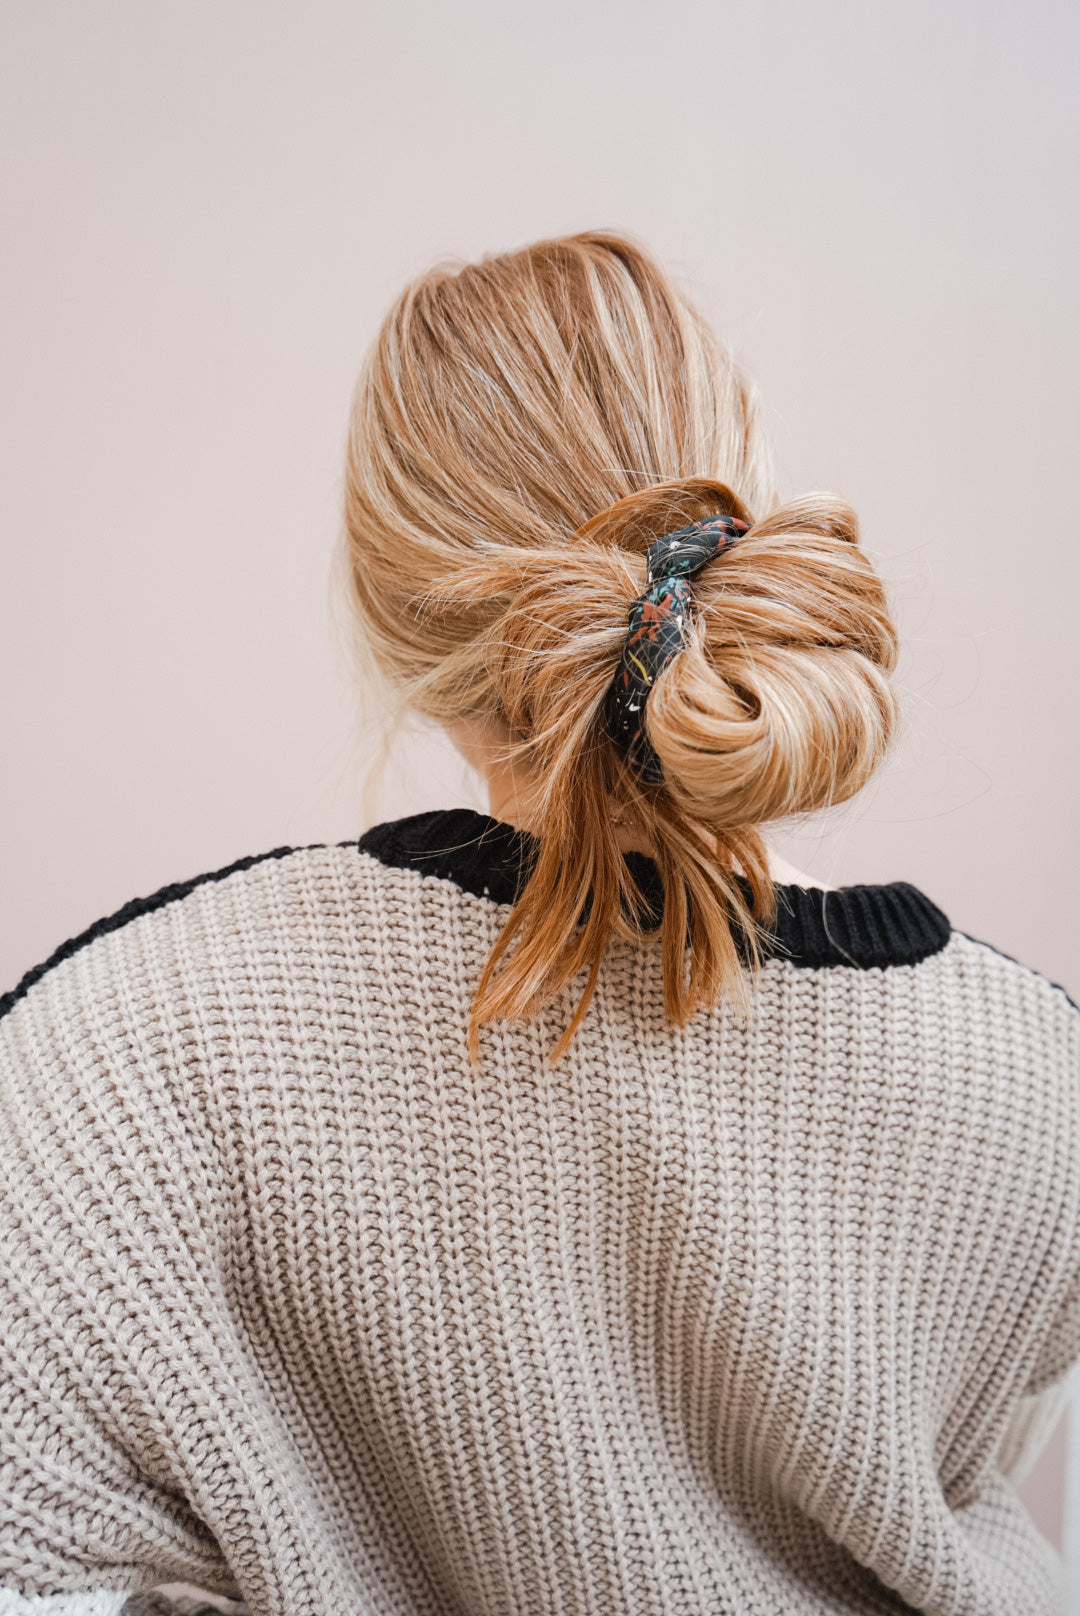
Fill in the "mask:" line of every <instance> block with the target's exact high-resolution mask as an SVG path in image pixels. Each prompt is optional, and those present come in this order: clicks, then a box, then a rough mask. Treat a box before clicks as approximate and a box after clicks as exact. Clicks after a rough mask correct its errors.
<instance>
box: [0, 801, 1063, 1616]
mask: <svg viewBox="0 0 1080 1616" xmlns="http://www.w3.org/2000/svg"><path fill="white" fill-rule="evenodd" d="M474 817H475V816H474ZM450 825H451V816H447V820H446V821H445V822H444V828H445V827H449V826H450ZM393 839H394V838H393V835H392V834H389V833H388V834H387V835H385V836H384V839H383V842H382V843H381V844H380V843H379V842H378V838H377V837H376V838H375V839H374V841H370V842H369V843H367V844H365V850H363V851H361V850H358V849H357V847H356V846H355V845H352V846H344V847H336V848H313V849H306V850H302V851H299V852H295V853H291V854H287V853H281V852H280V850H279V852H278V854H277V855H276V856H274V857H272V858H267V859H265V860H261V861H254V862H250V863H248V864H247V866H246V867H244V868H238V869H236V870H234V871H233V873H231V874H229V875H227V876H225V877H224V878H222V879H215V880H210V881H206V882H203V883H201V884H198V885H194V886H190V887H185V888H184V889H183V890H182V891H181V890H180V889H175V890H177V891H180V895H179V896H176V897H173V898H172V899H171V900H163V901H161V902H159V903H156V904H148V905H144V906H143V907H142V908H139V909H138V910H137V912H135V913H133V914H131V915H130V916H129V917H128V918H127V920H126V922H125V923H124V924H122V925H119V926H116V927H114V928H112V929H110V928H109V927H108V926H106V927H103V928H101V929H100V930H99V931H98V932H96V933H95V934H94V935H93V936H92V937H91V938H89V939H88V940H83V941H82V943H81V945H80V946H79V947H77V948H75V949H73V950H71V951H69V952H68V953H67V954H66V956H65V957H64V958H62V959H60V960H58V961H57V962H56V963H54V964H53V965H52V967H51V968H50V969H49V970H47V971H46V972H44V974H42V975H40V976H38V977H36V978H35V979H34V980H33V981H32V982H31V983H30V984H29V985H28V986H27V987H26V989H25V990H24V991H22V992H21V994H20V995H19V996H17V997H13V998H12V1000H11V1001H10V1002H9V1008H8V1013H7V1014H6V1015H5V1016H4V1017H3V1019H2V1020H0V1201H2V1208H0V1286H2V1289H0V1374H2V1379H0V1444H2V1447H0V1462H2V1467H3V1468H2V1476H0V1584H4V1585H5V1586H7V1587H8V1588H9V1589H19V1590H22V1591H23V1592H25V1593H27V1594H48V1593H58V1592H66V1591H75V1590H82V1589H95V1588H100V1589H130V1590H134V1589H138V1588H149V1587H151V1586H152V1585H154V1584H155V1583H159V1582H186V1583H190V1584H194V1585H196V1586H199V1587H205V1588H209V1589H218V1590H222V1591H225V1592H231V1593H232V1594H234V1595H237V1596H240V1595H242V1596H243V1598H244V1599H245V1600H246V1601H247V1603H248V1605H249V1607H250V1609H251V1611H252V1612H253V1613H254V1616H391V1613H394V1616H436V1613H438V1616H510V1613H514V1616H579V1613H585V1612H589V1613H595V1616H601V1613H602V1616H661V1613H662V1616H676V1613H678V1616H684V1613H685V1616H691V1613H692V1616H705V1613H708V1616H727V1613H731V1616H811V1613H813V1616H820V1613H822V1612H826V1613H836V1616H839V1613H853V1612H857V1613H884V1612H899V1611H903V1610H905V1609H915V1610H919V1611H924V1612H927V1613H932V1616H1050V1613H1052V1612H1054V1611H1056V1610H1057V1609H1058V1608H1059V1600H1060V1593H1059V1590H1058V1587H1057V1578H1058V1571H1057V1567H1056V1561H1055V1557H1054V1555H1053V1553H1052V1552H1051V1551H1050V1550H1049V1548H1048V1547H1047V1546H1046V1545H1045V1543H1044V1542H1043V1540H1042V1539H1041V1538H1040V1537H1039V1535H1038V1533H1037V1532H1036V1531H1035V1530H1034V1528H1033V1527H1032V1525H1031V1523H1030V1521H1029V1520H1028V1517H1027V1515H1026V1514H1025V1512H1024V1510H1023V1509H1022V1507H1021V1505H1020V1504H1019V1502H1018V1500H1017V1498H1016V1495H1015V1493H1014V1491H1013V1489H1012V1488H1011V1486H1010V1485H1009V1484H1008V1483H1007V1482H1006V1481H1004V1480H1003V1479H1002V1477H1001V1476H1000V1474H999V1473H998V1471H997V1470H996V1468H995V1461H996V1459H997V1457H998V1450H999V1449H1000V1447H1001V1444H1002V1440H1003V1436H1004V1434H1005V1432H1006V1428H1007V1426H1008V1425H1009V1421H1010V1417H1011V1415H1012V1414H1013V1412H1014V1411H1015V1410H1016V1409H1017V1408H1020V1407H1022V1406H1023V1405H1022V1403H1021V1399H1022V1398H1024V1397H1025V1396H1031V1395H1032V1394H1033V1393H1034V1392H1036V1391H1038V1390H1039V1389H1040V1388H1041V1387H1043V1386H1046V1385H1048V1384H1050V1383H1051V1382H1053V1381H1054V1380H1056V1379H1058V1378H1059V1377H1060V1376H1061V1375H1062V1374H1063V1373H1064V1372H1065V1370H1066V1369H1067V1368H1068V1367H1069V1365H1070V1364H1071V1363H1072V1362H1073V1361H1074V1360H1075V1359H1076V1358H1077V1356H1078V1355H1080V1015H1078V1013H1077V1011H1076V1009H1075V1008H1074V1007H1073V1006H1071V1005H1070V1004H1069V1002H1068V1000H1067V999H1066V997H1065V995H1064V994H1063V993H1062V992H1061V991H1060V990H1059V989H1056V988H1054V987H1052V986H1051V985H1050V984H1049V983H1047V982H1046V981H1044V980H1043V979H1042V978H1041V977H1039V976H1038V975H1036V974H1035V973H1033V972H1030V971H1028V970H1026V969H1024V968H1023V967H1021V966H1018V965H1016V964H1015V963H1013V962H1012V961H1011V960H1008V959H1005V958H1003V957H1002V956H1001V955H999V954H996V953H995V952H993V951H992V950H991V949H989V948H987V947H985V946H983V945H981V944H978V943H975V942H972V941H971V940H969V939H967V938H965V937H963V936H961V935H959V934H953V935H951V936H950V937H948V940H947V941H945V940H944V938H942V939H941V941H942V942H943V943H944V946H939V945H938V943H936V942H934V941H933V927H934V923H933V915H934V914H936V913H937V911H934V910H933V906H932V905H928V903H927V900H925V899H923V898H921V895H920V894H917V893H914V889H911V888H901V889H899V890H898V889H897V888H888V889H875V888H865V889H855V892H854V894H853V895H847V896H842V895H832V897H831V898H830V900H829V901H830V904H831V905H832V906H833V908H832V909H830V910H827V911H826V918H828V915H829V914H830V913H832V912H833V910H835V914H834V919H837V920H840V919H842V923H843V926H844V927H846V928H847V930H846V931H845V933H844V937H840V938H838V939H837V946H838V947H839V948H840V949H841V954H842V955H843V954H844V953H847V954H850V955H851V957H852V959H853V960H856V961H858V963H852V964H845V963H830V964H827V965H815V964H814V963H813V950H812V947H810V944H812V942H813V939H812V938H810V939H809V943H808V945H807V948H806V949H804V950H802V951H801V952H800V950H799V949H798V948H796V947H794V946H793V938H794V933H793V932H792V931H791V929H790V925H789V927H788V929H787V931H785V930H784V928H783V926H781V928H780V933H781V937H782V938H786V939H787V946H786V956H787V957H785V951H784V950H778V952H777V954H776V956H775V957H773V958H771V959H770V960H769V961H768V963H767V964H766V965H765V966H764V968H763V970H762V972H761V974H760V977H759V978H758V981H757V984H756V986H755V988H754V990H753V1013H752V1015H751V1017H750V1019H749V1020H748V1021H746V1022H744V1023H740V1022H739V1021H737V1020H736V1019H734V1018H733V1017H732V1015H731V1014H729V1012H728V1011H726V1010H725V1009H717V1010H716V1011H713V1012H709V1013H702V1014H699V1015H698V1016H696V1017H695V1018H694V1020H693V1022H692V1023H691V1025H690V1026H689V1027H688V1028H686V1029H684V1030H678V1029H674V1028H672V1027H671V1026H670V1025H669V1024H668V1023H667V1021H666V1020H665V1016H664V1010H663V990H662V980H661V971H660V963H659V950H658V946H657V945H655V944H652V943H649V944H646V945H644V946H640V947H634V946H631V945H630V944H628V943H626V944H622V943H620V944H618V945H616V946H615V947H614V948H613V949H612V950H611V952H610V954H609V956H608V957H607V959H606V961H605V963H604V966H603V969H602V972H601V976H600V983H599V987H598V991H597V994H596V998H595V1000H594V1002H593V1004H592V1006H591V1007H590V1010H589V1012H588V1016H587V1018H586V1021H585V1023H584V1026H583V1028H582V1030H581V1032H580V1034H579V1035H578V1037H577V1039H576V1041H575V1043H574V1044H573V1045H572V1047H571V1049H570V1052H569V1053H568V1054H567V1055H566V1056H565V1058H564V1059H563V1060H561V1061H560V1062H559V1064H558V1065H557V1066H556V1067H554V1068H553V1069H551V1068H549V1067H548V1065H547V1057H548V1055H549V1052H550V1051H551V1049H552V1047H553V1046H554V1044H555V1042H556V1040H557V1038H558V1035H559V1032H560V1030H561V1028H562V1027H563V1026H564V1025H565V1023H566V1019H567V1017H568V1016H569V1014H570V1012H571V1009H572V1006H573V1003H574V1001H575V995H576V992H577V991H578V989H579V987H580V984H574V985H573V986H572V988H571V989H569V990H568V991H567V993H566V994H565V995H564V996H563V998H562V999H561V1000H560V1001H559V1003H558V1004H557V1005H556V1006H555V1007H553V1009H552V1010H550V1011H549V1012H548V1013H546V1014H545V1015H544V1017H543V1018H542V1019H541V1020H540V1021H539V1022H538V1023H536V1024H521V1025H513V1026H509V1027H497V1028H494V1029H488V1030H487V1031H486V1032H485V1033H484V1035H483V1039H482V1059H481V1064H480V1068H479V1070H477V1071H474V1070H471V1069H470V1067H469V1065H468V1061H467V1058H466V1052H465V1036H466V1025H467V1020H468V1012H469V1006H470V1002H471V997H472V993H473V990H474V988H475V984H476V980H477V978H478V975H479V972H480V969H481V967H482V965H483V962H484V959H485V957H486V954H487V951H488V949H489V948H490V946H491V943H492V941H493V939H494V937H495V935H496V933H497V931H498V929H499V927H500V925H501V923H502V922H503V920H504V919H505V917H506V908H505V902H504V901H503V902H500V901H496V898H495V897H493V896H491V895H490V892H489V895H488V896H487V897H485V896H483V895H478V894H477V892H475V891H472V890H468V885H467V884H462V880H461V879H457V878H454V876H453V872H452V871H449V870H444V871H442V872H436V873H421V870H422V869H423V868H424V866H423V863H422V861H418V860H417V859H415V858H413V857H412V856H411V854H410V853H409V849H408V847H407V846H406V845H404V844H403V843H402V838H401V836H400V835H399V836H398V844H399V845H398V846H397V849H396V852H393V851H391V849H390V843H391V842H392V841H393ZM406 840H407V839H406ZM429 840H430V838H429ZM377 855H378V856H377ZM493 879H494V877H493ZM471 884H473V885H475V883H471ZM496 884H497V883H496ZM489 885H490V883H489ZM785 891H786V892H787V893H791V894H792V896H791V898H790V905H791V908H792V911H793V912H795V911H800V912H801V907H805V906H804V905H803V898H799V897H798V896H796V895H794V894H793V889H785ZM481 892H482V887H481ZM875 893H877V894H878V895H877V896H876V897H875V896H874V894H875ZM912 894H914V895H913V896H912ZM501 896H502V897H503V898H504V899H505V893H502V894H501ZM803 897H804V898H805V897H806V895H805V894H804V895H803ZM820 899H821V894H817V895H816V900H815V901H817V902H818V903H820ZM834 900H837V901H836V902H835V903H834ZM890 905H894V906H895V907H896V911H897V913H896V917H895V924H894V925H893V926H892V927H891V928H890V922H889V906H890ZM909 911H910V913H909ZM806 912H807V913H810V910H809V909H807V910H806ZM912 914H914V915H915V919H914V920H913V919H912V918H911V917H912ZM807 924H808V925H809V924H810V922H809V921H808V922H807ZM826 929H827V931H829V932H832V933H834V934H835V927H834V926H833V925H832V924H831V923H830V924H829V925H828V927H827V928H826ZM856 934H857V935H856ZM905 937H907V938H908V944H906V945H905V943H904V938H905ZM890 938H891V939H892V941H891V943H890ZM911 938H916V939H918V938H921V939H922V941H921V942H920V943H919V944H918V947H915V946H914V944H912V943H911ZM928 938H929V939H930V941H928V940H927V939H928ZM905 946H906V947H907V949H908V952H907V954H906V955H905V953H904V949H905ZM929 948H932V951H930V952H927V949H929ZM875 949H876V950H878V954H875V953H874V950H875ZM890 949H891V953H890ZM912 951H914V953H915V954H918V955H920V956H921V957H919V958H917V959H916V960H915V961H914V962H913V963H902V962H900V963H897V961H898V960H899V961H903V959H905V958H910V956H911V953H912ZM876 960H879V961H880V962H879V963H875V961H876Z"/></svg>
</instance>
